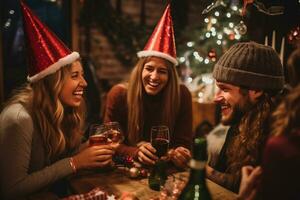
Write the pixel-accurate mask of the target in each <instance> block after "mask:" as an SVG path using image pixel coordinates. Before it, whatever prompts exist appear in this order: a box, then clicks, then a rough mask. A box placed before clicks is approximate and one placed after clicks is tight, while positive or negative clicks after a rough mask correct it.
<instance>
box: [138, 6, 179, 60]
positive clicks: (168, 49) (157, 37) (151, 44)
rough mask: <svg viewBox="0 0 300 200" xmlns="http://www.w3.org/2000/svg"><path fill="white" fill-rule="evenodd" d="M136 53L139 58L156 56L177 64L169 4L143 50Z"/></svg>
mask: <svg viewBox="0 0 300 200" xmlns="http://www.w3.org/2000/svg"><path fill="white" fill-rule="evenodd" d="M137 55H138V57H139V58H141V57H149V56H157V57H161V58H164V59H166V60H168V61H170V62H171V63H173V64H174V65H178V61H177V60H176V46H175V37H174V29H173V21H172V16H171V9H170V4H168V5H167V7H166V10H165V12H164V14H163V16H162V17H161V19H160V20H159V22H158V24H157V25H156V27H155V29H154V31H153V33H152V35H151V37H150V38H149V40H148V43H147V44H146V46H145V48H144V50H143V51H140V52H138V53H137Z"/></svg>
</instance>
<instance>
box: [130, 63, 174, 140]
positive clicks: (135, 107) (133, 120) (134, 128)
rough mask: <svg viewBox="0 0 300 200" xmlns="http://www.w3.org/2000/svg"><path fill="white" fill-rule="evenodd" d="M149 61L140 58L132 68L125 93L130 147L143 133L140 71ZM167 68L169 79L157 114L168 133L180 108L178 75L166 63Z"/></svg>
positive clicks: (143, 117) (171, 66) (142, 92)
mask: <svg viewBox="0 0 300 200" xmlns="http://www.w3.org/2000/svg"><path fill="white" fill-rule="evenodd" d="M150 59H151V57H146V58H140V59H139V61H138V62H137V64H136V66H135V67H134V69H133V71H132V73H131V76H130V79H129V83H128V93H127V105H128V127H127V128H128V141H129V143H130V144H131V145H136V143H137V142H138V141H139V140H140V138H141V135H140V134H141V131H143V122H144V120H145V116H144V102H143V98H144V97H143V94H144V93H145V91H144V87H143V83H142V71H143V68H144V65H145V64H146V63H147V62H148V61H149V60H150ZM167 63H168V64H167V68H168V74H169V79H168V83H167V85H166V86H165V88H163V95H162V99H163V100H162V105H163V106H162V110H161V112H160V113H159V114H160V119H161V120H162V124H165V125H167V126H168V127H169V129H170V132H171V133H172V129H173V126H174V123H175V119H176V116H177V113H178V111H179V106H180V86H179V80H178V74H177V71H176V69H175V66H174V65H173V64H172V63H170V62H169V61H167Z"/></svg>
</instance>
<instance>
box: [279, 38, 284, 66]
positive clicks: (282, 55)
mask: <svg viewBox="0 0 300 200" xmlns="http://www.w3.org/2000/svg"><path fill="white" fill-rule="evenodd" d="M284 44H285V38H284V37H283V38H282V40H281V47H280V54H279V57H280V60H281V64H283V58H284Z"/></svg>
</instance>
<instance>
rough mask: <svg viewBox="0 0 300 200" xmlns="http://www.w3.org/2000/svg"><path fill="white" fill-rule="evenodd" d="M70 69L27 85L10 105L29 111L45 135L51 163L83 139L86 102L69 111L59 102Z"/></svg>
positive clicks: (66, 67)
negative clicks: (17, 105)
mask: <svg viewBox="0 0 300 200" xmlns="http://www.w3.org/2000/svg"><path fill="white" fill-rule="evenodd" d="M70 69H71V67H70V66H69V65H68V66H65V67H62V68H61V69H60V70H58V71H57V72H55V73H54V74H51V75H48V76H46V77H45V78H43V79H41V80H39V81H37V82H34V83H27V84H25V85H24V86H23V87H22V88H21V89H19V90H17V91H15V92H14V95H13V97H12V98H11V99H10V100H9V101H8V104H7V105H10V104H15V103H20V104H22V105H23V106H24V107H25V108H26V109H27V111H28V112H29V113H30V115H31V116H32V120H33V124H34V129H35V130H36V131H37V132H38V133H39V134H41V137H42V139H43V143H44V145H45V148H46V156H47V157H48V159H49V160H50V161H55V160H57V159H59V158H60V157H62V156H64V155H65V154H66V153H67V152H68V151H69V150H73V149H75V148H77V147H78V145H79V144H80V140H81V136H82V131H81V130H82V128H83V125H84V118H85V116H84V113H85V103H84V101H82V103H81V106H79V107H76V108H65V107H64V106H63V105H62V103H61V101H60V99H59V94H60V91H61V89H62V86H63V84H64V78H65V76H66V74H67V73H69V70H70Z"/></svg>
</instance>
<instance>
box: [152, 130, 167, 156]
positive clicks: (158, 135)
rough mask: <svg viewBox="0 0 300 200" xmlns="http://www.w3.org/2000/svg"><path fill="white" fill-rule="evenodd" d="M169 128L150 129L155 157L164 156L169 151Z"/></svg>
mask: <svg viewBox="0 0 300 200" xmlns="http://www.w3.org/2000/svg"><path fill="white" fill-rule="evenodd" d="M169 141H170V136H169V128H168V127H167V126H152V127H151V145H152V146H153V147H154V148H155V149H156V153H155V154H156V156H157V157H159V158H161V157H162V156H165V155H166V154H167V152H168V149H169Z"/></svg>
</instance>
